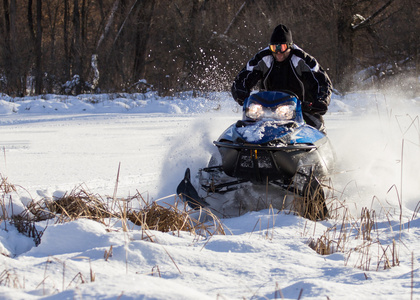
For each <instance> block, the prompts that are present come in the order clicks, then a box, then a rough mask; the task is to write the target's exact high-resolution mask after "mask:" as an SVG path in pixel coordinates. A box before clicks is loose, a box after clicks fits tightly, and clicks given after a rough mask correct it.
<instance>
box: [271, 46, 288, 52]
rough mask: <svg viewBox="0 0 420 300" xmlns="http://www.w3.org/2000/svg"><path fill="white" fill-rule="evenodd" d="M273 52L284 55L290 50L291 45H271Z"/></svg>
mask: <svg viewBox="0 0 420 300" xmlns="http://www.w3.org/2000/svg"><path fill="white" fill-rule="evenodd" d="M269 46H270V50H271V52H274V53H276V52H280V53H284V52H286V51H287V49H289V44H278V45H269Z"/></svg>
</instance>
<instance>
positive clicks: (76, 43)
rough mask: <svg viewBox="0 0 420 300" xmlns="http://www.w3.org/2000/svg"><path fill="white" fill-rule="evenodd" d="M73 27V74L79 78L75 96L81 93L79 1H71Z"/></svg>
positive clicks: (81, 68)
mask: <svg viewBox="0 0 420 300" xmlns="http://www.w3.org/2000/svg"><path fill="white" fill-rule="evenodd" d="M73 26H74V40H73V56H74V70H75V74H73V75H78V76H79V81H78V82H77V84H76V87H75V92H76V95H79V94H81V93H82V82H83V76H82V71H83V67H82V57H81V53H82V45H81V42H80V13H79V1H78V0H73Z"/></svg>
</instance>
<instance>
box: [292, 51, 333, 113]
mask: <svg viewBox="0 0 420 300" xmlns="http://www.w3.org/2000/svg"><path fill="white" fill-rule="evenodd" d="M296 52H297V54H296V55H297V57H298V60H297V62H294V65H295V67H296V71H297V72H298V74H299V76H300V77H301V78H302V81H303V84H304V86H305V99H304V100H305V101H306V102H310V103H311V108H312V109H313V110H314V112H317V113H319V114H325V113H326V112H327V110H328V105H329V104H330V101H331V94H332V83H331V80H330V78H329V76H328V75H327V73H326V72H325V70H324V69H323V68H322V67H321V65H320V64H319V63H318V62H317V60H316V59H315V58H314V57H312V56H310V55H309V54H307V53H306V52H304V51H303V50H301V49H299V50H298V51H296ZM299 58H300V59H299Z"/></svg>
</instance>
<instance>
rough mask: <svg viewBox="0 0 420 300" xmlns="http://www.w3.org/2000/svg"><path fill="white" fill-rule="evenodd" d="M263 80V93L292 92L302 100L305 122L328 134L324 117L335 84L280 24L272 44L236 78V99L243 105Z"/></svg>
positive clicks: (233, 92) (255, 57)
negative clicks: (252, 90)
mask: <svg viewBox="0 0 420 300" xmlns="http://www.w3.org/2000/svg"><path fill="white" fill-rule="evenodd" d="M258 81H261V86H260V89H261V90H266V91H285V90H286V91H290V92H292V93H294V94H295V95H296V96H297V97H298V99H299V100H301V101H302V110H303V117H304V120H305V121H306V123H307V124H308V125H311V126H313V127H315V128H317V129H318V130H320V131H322V132H324V133H325V127H324V120H323V118H322V115H324V114H325V113H326V112H327V110H328V105H329V103H330V99H331V93H332V84H331V80H330V78H329V77H328V75H327V73H326V72H325V71H324V69H323V68H322V67H321V66H320V65H319V63H318V62H317V61H316V59H315V58H314V57H312V56H310V55H309V54H308V53H306V52H305V51H303V50H302V49H300V48H299V47H298V46H296V45H295V44H293V39H292V32H291V30H289V29H288V28H287V27H286V26H285V25H282V24H280V25H278V26H277V27H276V28H275V29H274V31H273V33H272V35H271V39H270V44H269V46H268V47H266V48H265V49H263V50H261V51H259V52H258V53H257V54H256V55H255V56H254V57H253V58H252V59H251V60H250V61H248V63H247V64H246V66H245V67H244V68H243V69H242V70H241V71H240V72H239V74H238V75H237V76H236V78H235V80H234V82H233V85H232V96H233V98H234V99H235V100H236V102H238V103H239V104H240V105H241V106H242V105H243V103H244V100H245V99H246V98H248V96H249V95H250V92H251V89H252V88H253V87H254V86H255V85H256V84H257V83H258Z"/></svg>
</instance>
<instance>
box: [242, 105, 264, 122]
mask: <svg viewBox="0 0 420 300" xmlns="http://www.w3.org/2000/svg"><path fill="white" fill-rule="evenodd" d="M263 113H264V109H263V107H262V105H261V104H257V103H251V105H250V106H249V107H248V109H247V112H246V116H247V117H248V118H251V119H258V118H260V117H261V116H262V115H263Z"/></svg>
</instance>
